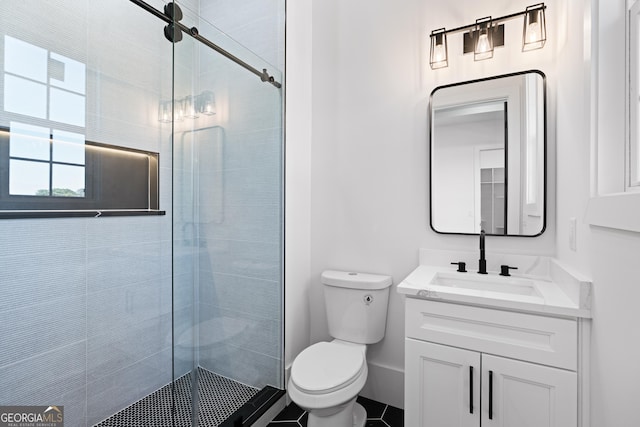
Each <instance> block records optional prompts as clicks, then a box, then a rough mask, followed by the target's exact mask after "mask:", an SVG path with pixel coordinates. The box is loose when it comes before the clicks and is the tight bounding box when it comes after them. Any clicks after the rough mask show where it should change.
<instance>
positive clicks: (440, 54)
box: [433, 44, 447, 62]
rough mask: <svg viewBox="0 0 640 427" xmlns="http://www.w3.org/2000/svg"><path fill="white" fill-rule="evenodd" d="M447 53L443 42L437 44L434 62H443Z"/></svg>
mask: <svg viewBox="0 0 640 427" xmlns="http://www.w3.org/2000/svg"><path fill="white" fill-rule="evenodd" d="M446 57H447V54H446V52H445V50H444V45H443V44H437V45H435V47H434V48H433V61H434V62H442V61H444V60H445V59H446Z"/></svg>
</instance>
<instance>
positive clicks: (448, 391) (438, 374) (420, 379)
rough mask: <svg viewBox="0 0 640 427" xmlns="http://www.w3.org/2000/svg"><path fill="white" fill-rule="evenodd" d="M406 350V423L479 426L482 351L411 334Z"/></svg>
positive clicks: (428, 426)
mask: <svg viewBox="0 0 640 427" xmlns="http://www.w3.org/2000/svg"><path fill="white" fill-rule="evenodd" d="M405 350H406V353H405V393H404V395H405V425H406V426H411V427H478V426H479V425H480V353H477V352H474V351H469V350H461V349H458V348H454V347H448V346H443V345H438V344H433V343H428V342H424V341H417V340H413V339H411V338H407V339H406V346H405Z"/></svg>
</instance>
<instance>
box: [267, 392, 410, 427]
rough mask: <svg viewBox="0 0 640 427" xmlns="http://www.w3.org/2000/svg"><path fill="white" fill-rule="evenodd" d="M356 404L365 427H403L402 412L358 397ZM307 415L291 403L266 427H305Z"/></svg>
mask: <svg viewBox="0 0 640 427" xmlns="http://www.w3.org/2000/svg"><path fill="white" fill-rule="evenodd" d="M358 403H359V404H361V405H362V406H364V409H365V410H366V411H367V422H366V423H365V427H404V411H403V410H402V409H398V408H396V407H394V406H390V405H385V404H384V403H380V402H376V401H375V400H371V399H367V398H366V397H362V396H358ZM307 417H308V415H307V413H306V412H305V411H303V410H302V409H300V407H299V406H298V405H296V404H295V403H293V402H291V404H290V405H289V406H287V407H286V408H284V409H283V410H282V412H280V413H279V414H278V416H277V417H275V418H274V419H273V421H271V422H270V423H269V425H268V426H267V427H307Z"/></svg>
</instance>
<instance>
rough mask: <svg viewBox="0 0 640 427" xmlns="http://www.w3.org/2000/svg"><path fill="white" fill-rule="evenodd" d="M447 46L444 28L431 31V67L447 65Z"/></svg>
mask: <svg viewBox="0 0 640 427" xmlns="http://www.w3.org/2000/svg"><path fill="white" fill-rule="evenodd" d="M448 59H449V55H448V48H447V33H446V30H445V29H444V28H440V29H438V30H433V31H432V32H431V58H430V61H429V64H431V69H433V70H435V69H436V68H443V67H447V66H448V65H449V61H448Z"/></svg>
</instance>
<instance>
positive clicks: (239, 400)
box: [95, 368, 259, 427]
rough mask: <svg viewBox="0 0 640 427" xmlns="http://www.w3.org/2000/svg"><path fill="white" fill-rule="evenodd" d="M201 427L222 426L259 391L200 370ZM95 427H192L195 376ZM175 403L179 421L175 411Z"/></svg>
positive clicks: (175, 383) (184, 378)
mask: <svg viewBox="0 0 640 427" xmlns="http://www.w3.org/2000/svg"><path fill="white" fill-rule="evenodd" d="M198 384H199V388H198V391H199V399H198V401H199V404H200V408H199V414H200V416H199V424H200V425H201V426H212V427H213V426H218V425H220V424H221V423H222V422H223V421H225V420H226V419H227V418H228V417H229V416H230V415H231V414H233V413H234V412H235V411H236V410H237V409H239V408H240V407H241V406H242V405H243V404H244V403H245V402H247V401H248V400H250V399H251V398H252V397H253V396H254V395H255V394H256V393H258V391H259V390H258V389H256V388H253V387H249V386H247V385H244V384H241V383H238V382H236V381H233V380H230V379H228V378H225V377H222V376H220V375H217V374H214V373H213V372H211V371H208V370H206V369H202V368H198ZM173 387H174V390H175V393H174V394H173V398H172V392H171V389H172V385H171V384H167V385H166V386H164V387H162V388H161V389H159V390H157V391H155V392H153V393H151V394H150V395H149V396H147V397H145V398H143V399H141V400H139V401H137V402H136V403H134V404H133V405H131V406H129V407H127V408H125V409H123V410H122V411H120V412H118V413H117V414H115V415H112V416H111V417H109V418H107V419H106V420H104V421H102V422H100V423H98V424H96V425H95V427H189V426H191V375H189V374H187V375H184V376H182V377H180V378H178V379H177V380H176V381H175V382H174V383H173ZM174 402H175V420H173V421H172V416H171V412H172V411H171V408H172V405H173V403H174Z"/></svg>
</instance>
